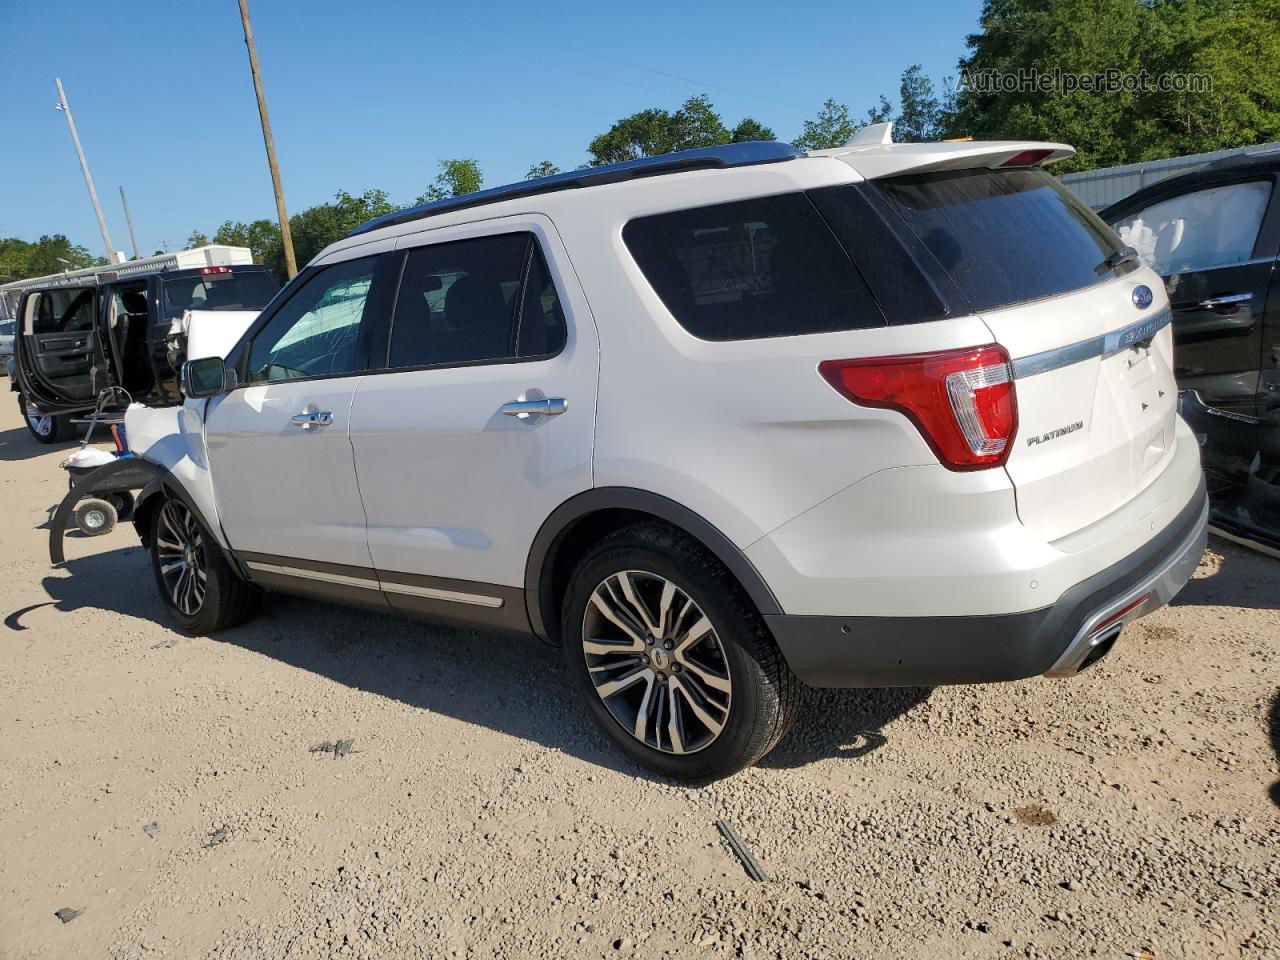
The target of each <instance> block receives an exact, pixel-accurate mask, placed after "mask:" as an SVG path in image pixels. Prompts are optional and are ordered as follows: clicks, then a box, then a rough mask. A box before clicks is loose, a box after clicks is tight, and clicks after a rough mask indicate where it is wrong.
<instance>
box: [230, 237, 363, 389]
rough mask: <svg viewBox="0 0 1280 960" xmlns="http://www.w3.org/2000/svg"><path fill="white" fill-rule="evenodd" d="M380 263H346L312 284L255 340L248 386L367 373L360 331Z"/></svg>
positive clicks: (326, 270)
mask: <svg viewBox="0 0 1280 960" xmlns="http://www.w3.org/2000/svg"><path fill="white" fill-rule="evenodd" d="M376 263H377V257H362V258H360V259H359V260H346V261H344V262H342V263H336V264H334V265H333V266H331V267H325V268H324V269H322V270H321V271H319V272H318V273H316V274H315V275H314V276H313V277H311V279H310V280H307V281H306V283H304V284H303V285H302V287H301V289H299V290H298V292H297V293H295V294H294V295H293V296H292V297H290V298H289V299H288V300H287V301H286V302H285V303H284V305H283V306H282V307H281V308H280V309H279V310H278V311H277V312H276V313H275V315H274V316H273V317H272V318H271V319H270V320H269V321H267V325H266V326H265V327H263V328H262V329H261V330H259V331H258V333H257V335H256V336H255V337H254V338H253V344H252V346H251V347H250V349H249V373H248V378H249V382H250V383H262V382H265V381H274V380H292V379H296V378H298V377H321V376H334V375H337V374H343V373H358V372H360V371H362V370H364V369H365V357H364V350H363V347H362V340H361V337H360V326H361V322H362V321H363V319H364V315H365V307H366V304H367V302H368V299H369V288H370V286H372V284H373V271H374V267H375V265H376Z"/></svg>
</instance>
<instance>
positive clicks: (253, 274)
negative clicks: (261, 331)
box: [162, 270, 279, 319]
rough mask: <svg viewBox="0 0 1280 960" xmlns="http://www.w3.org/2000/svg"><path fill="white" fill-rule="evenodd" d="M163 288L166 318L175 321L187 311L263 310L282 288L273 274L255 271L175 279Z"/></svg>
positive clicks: (166, 281)
mask: <svg viewBox="0 0 1280 960" xmlns="http://www.w3.org/2000/svg"><path fill="white" fill-rule="evenodd" d="M163 289H164V295H163V301H162V302H163V304H164V316H165V318H166V319H172V318H173V317H180V316H182V313H183V311H186V310H261V309H262V308H263V307H265V306H266V305H267V303H268V302H269V301H270V300H271V298H272V297H274V296H275V295H276V291H277V290H278V289H279V285H278V284H277V283H276V281H275V279H274V278H273V277H272V276H271V274H269V273H265V272H263V271H258V270H254V271H249V272H245V273H213V274H205V275H201V276H195V277H174V278H172V279H166V280H165V281H164V284H163Z"/></svg>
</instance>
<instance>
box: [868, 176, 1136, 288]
mask: <svg viewBox="0 0 1280 960" xmlns="http://www.w3.org/2000/svg"><path fill="white" fill-rule="evenodd" d="M871 185H872V187H873V188H874V189H875V190H877V191H878V192H879V194H880V195H881V196H882V197H884V198H885V199H886V200H887V201H888V203H889V205H890V207H891V208H892V209H893V210H894V211H895V212H896V213H897V214H898V216H899V217H900V218H901V222H902V224H903V226H905V228H906V229H907V230H909V231H910V232H911V233H912V234H913V235H914V236H915V237H916V238H917V239H919V240H920V241H921V242H923V244H924V246H925V247H926V248H927V249H928V251H929V253H930V254H932V256H933V258H934V259H935V260H936V261H937V263H938V265H939V266H940V267H941V268H942V270H944V271H945V272H946V273H947V275H948V276H949V277H950V278H951V280H953V281H954V283H955V284H956V286H957V287H959V289H960V291H961V292H962V293H963V295H964V296H965V298H966V299H967V300H968V302H969V306H970V307H971V308H972V309H973V310H975V311H981V310H994V309H998V308H1000V307H1005V306H1010V305H1012V304H1015V303H1024V302H1027V301H1030V300H1041V299H1044V298H1046V297H1052V296H1057V295H1060V294H1064V293H1069V292H1071V291H1073V290H1079V289H1082V288H1084V287H1088V286H1092V285H1093V284H1096V283H1099V282H1101V281H1103V280H1107V279H1110V278H1111V277H1114V276H1116V271H1115V269H1113V268H1105V269H1104V268H1102V267H1101V264H1102V262H1103V261H1104V260H1106V259H1107V258H1108V257H1110V256H1111V255H1112V254H1114V253H1116V252H1117V251H1119V250H1120V249H1121V244H1120V241H1119V239H1118V238H1117V237H1116V236H1115V234H1114V233H1112V231H1111V229H1110V228H1109V227H1108V226H1107V225H1106V224H1105V223H1103V222H1102V221H1101V220H1100V219H1099V218H1098V217H1097V215H1096V214H1094V213H1093V212H1092V211H1091V210H1089V208H1088V207H1086V206H1085V205H1084V204H1083V203H1081V202H1080V201H1079V200H1077V199H1076V198H1075V197H1074V196H1073V195H1072V194H1071V193H1069V192H1068V191H1067V190H1066V189H1065V188H1064V187H1062V186H1061V185H1060V184H1059V183H1058V181H1057V180H1055V179H1054V178H1053V177H1052V176H1051V175H1050V174H1048V173H1046V172H1045V171H1044V170H1040V169H1038V168H1031V169H1014V170H959V171H954V172H944V173H929V174H915V175H910V176H902V177H890V178H885V179H882V180H872V181H871ZM1121 269H1125V268H1124V267H1122V268H1121Z"/></svg>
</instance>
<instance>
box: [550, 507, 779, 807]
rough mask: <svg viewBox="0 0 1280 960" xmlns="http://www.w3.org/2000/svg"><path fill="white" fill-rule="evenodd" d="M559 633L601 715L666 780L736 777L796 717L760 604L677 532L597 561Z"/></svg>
mask: <svg viewBox="0 0 1280 960" xmlns="http://www.w3.org/2000/svg"><path fill="white" fill-rule="evenodd" d="M561 632H562V634H563V641H564V647H565V656H566V660H567V663H568V666H569V670H570V673H571V674H572V675H573V676H574V678H575V680H576V681H577V682H578V684H579V687H580V689H581V690H582V692H583V695H584V697H585V699H586V701H587V705H588V709H589V710H590V711H591V713H592V715H593V716H595V717H596V719H597V720H598V721H599V722H600V724H601V726H602V728H603V729H604V731H605V732H606V733H607V734H608V735H609V737H610V738H611V739H613V740H614V741H615V742H616V743H617V744H618V745H619V746H620V747H622V749H623V750H624V751H625V752H626V753H627V754H629V755H630V756H631V757H633V758H634V759H636V760H638V761H639V762H641V763H643V764H645V765H646V766H648V767H650V768H652V769H654V770H656V771H658V772H659V773H661V774H663V775H664V776H668V777H672V778H674V779H680V780H689V781H698V782H705V781H707V780H712V779H715V778H717V777H722V776H726V775H727V774H730V773H733V772H735V771H736V770H739V769H741V768H742V767H744V766H747V765H749V764H752V763H754V762H755V761H756V760H758V759H759V758H760V757H761V756H763V755H764V754H765V753H766V752H767V751H768V750H769V749H770V748H772V747H773V745H774V744H775V743H776V742H777V741H778V739H779V738H780V737H781V736H782V734H783V733H784V732H785V731H786V729H787V727H788V726H789V725H790V722H791V719H792V717H793V715H794V710H795V704H796V701H797V699H798V682H797V681H796V680H795V678H794V677H793V676H792V674H791V672H790V671H789V670H788V669H787V666H786V663H785V662H784V661H783V659H782V656H781V654H780V653H779V652H778V648H777V646H776V645H775V644H774V642H773V639H772V637H770V636H769V633H768V629H767V628H766V627H765V625H764V623H763V621H762V620H761V618H760V615H759V614H758V613H757V611H756V610H755V608H754V607H753V606H752V604H751V601H750V600H749V599H748V598H747V597H746V595H745V594H744V593H743V591H742V589H741V587H740V586H739V585H738V583H737V582H736V581H735V580H734V579H733V577H732V576H731V575H730V574H729V572H728V571H727V570H725V569H724V567H723V566H722V565H721V564H720V563H719V562H718V561H717V560H716V559H715V558H714V557H713V556H711V555H710V554H709V553H708V552H707V551H706V550H704V549H703V548H702V547H701V545H699V544H698V543H696V542H695V541H693V540H691V539H690V538H688V537H686V536H684V535H683V534H681V533H680V532H679V531H677V530H675V529H673V528H671V527H667V526H663V525H660V524H656V523H654V524H641V525H637V526H634V527H628V528H626V529H624V530H620V531H618V532H617V533H615V534H613V535H611V536H610V537H608V538H606V539H605V540H603V541H601V542H600V543H599V544H597V545H596V546H595V547H594V548H593V549H591V550H589V551H588V552H587V554H586V555H585V556H584V557H583V558H582V560H581V561H580V562H579V564H578V567H577V569H576V570H575V572H574V574H573V579H572V582H571V583H570V586H569V590H568V592H567V595H566V598H565V604H564V615H563V621H562V628H561Z"/></svg>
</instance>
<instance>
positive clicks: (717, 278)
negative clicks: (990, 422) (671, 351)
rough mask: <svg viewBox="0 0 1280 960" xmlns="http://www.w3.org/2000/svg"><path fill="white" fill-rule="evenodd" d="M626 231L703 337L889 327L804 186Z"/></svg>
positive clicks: (645, 267)
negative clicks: (772, 195)
mask: <svg viewBox="0 0 1280 960" xmlns="http://www.w3.org/2000/svg"><path fill="white" fill-rule="evenodd" d="M622 239H623V241H624V242H625V243H626V245H627V249H628V250H630V251H631V255H632V256H633V257H634V258H635V261H636V263H637V264H638V265H639V267H640V270H641V271H642V272H643V273H644V275H645V278H646V279H647V280H648V281H649V283H650V285H652V287H653V289H654V291H655V292H656V293H657V294H658V296H659V297H661V298H662V302H663V303H664V304H665V305H666V307H667V309H668V310H670V311H671V313H672V315H673V316H674V317H675V318H676V321H677V322H678V323H679V324H680V326H682V327H684V328H685V330H687V331H689V333H691V334H693V335H694V336H695V337H700V338H701V339H703V340H755V339H761V338H764V337H790V336H797V335H800V334H807V333H828V332H831V331H834V330H857V329H861V328H863V327H882V326H884V325H885V319H884V314H883V313H881V311H880V307H879V305H878V304H877V303H876V301H875V298H874V297H873V296H872V294H871V291H870V290H868V289H867V285H866V282H865V281H864V280H863V279H862V276H861V274H860V273H859V272H858V269H857V267H855V266H854V265H853V263H852V262H851V261H850V259H849V257H848V255H847V254H846V253H845V251H844V249H843V248H842V247H841V246H840V243H839V241H837V240H836V238H835V236H834V235H833V234H832V232H831V229H830V228H829V227H828V226H827V223H826V221H825V220H823V218H822V216H821V214H819V213H818V211H817V210H816V209H814V206H813V204H812V203H810V202H809V200H808V198H807V197H805V196H804V194H800V193H794V194H783V195H781V196H776V197H760V198H757V199H754V200H741V201H737V202H734V203H722V204H717V205H715V206H710V207H697V208H695V209H692V210H678V211H676V212H674V213H662V214H657V215H656V216H650V217H640V218H638V219H636V220H632V221H631V222H630V223H628V224H627V225H626V226H625V227H624V228H623V230H622Z"/></svg>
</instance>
